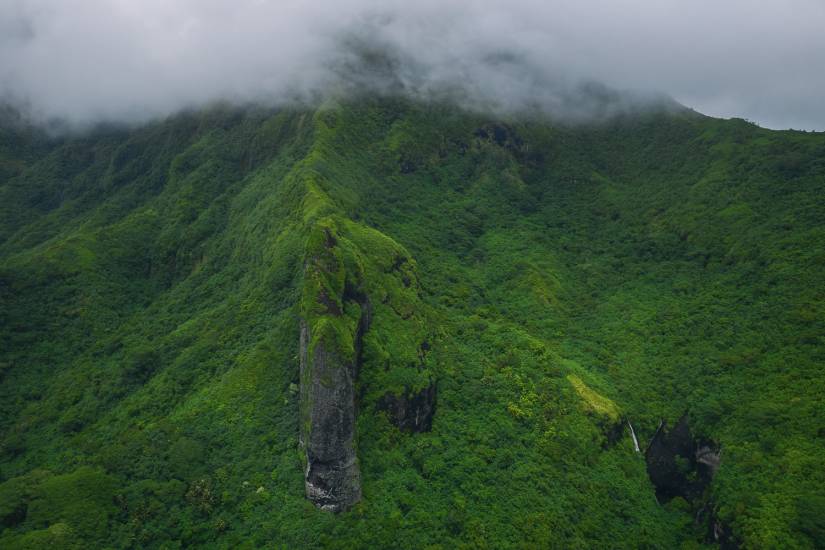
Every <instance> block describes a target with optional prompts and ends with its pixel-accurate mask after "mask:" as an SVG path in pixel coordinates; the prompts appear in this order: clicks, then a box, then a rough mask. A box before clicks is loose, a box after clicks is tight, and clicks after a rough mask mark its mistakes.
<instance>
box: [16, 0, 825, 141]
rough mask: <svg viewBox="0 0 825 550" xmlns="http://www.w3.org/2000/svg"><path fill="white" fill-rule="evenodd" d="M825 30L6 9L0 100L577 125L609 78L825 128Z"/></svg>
mask: <svg viewBox="0 0 825 550" xmlns="http://www.w3.org/2000/svg"><path fill="white" fill-rule="evenodd" d="M822 28H825V3H822V2H821V1H819V0H782V1H779V0H765V1H764V2H759V3H753V2H748V1H745V0H727V1H726V2H723V3H719V2H713V1H710V0H691V1H683V0H658V1H653V0H612V1H607V0H583V1H579V2H566V1H561V0H545V1H536V0H509V1H503V0H477V1H470V0H457V1H453V2H449V3H446V2H443V1H441V2H437V1H433V0H419V1H416V2H401V1H397V0H384V1H375V0H338V1H336V2H334V3H333V2H325V3H322V2H318V1H299V0H272V1H268V0H231V1H230V0H178V1H176V2H169V1H168V0H141V1H140V2H135V1H131V0H75V1H72V2H65V1H63V0H3V1H2V2H0V96H2V98H3V99H5V100H7V101H8V100H12V101H15V102H21V103H25V104H27V105H28V106H29V108H30V109H31V110H32V111H33V112H34V113H35V114H37V115H38V116H40V117H43V118H49V117H61V118H67V119H69V120H72V121H75V122H84V121H95V120H142V119H146V118H149V117H152V116H158V115H163V114H167V113H170V112H173V111H176V110H178V109H181V108H185V107H191V106H197V105H201V104H204V103H207V102H210V101H214V100H219V99H227V100H230V101H270V102H271V101H275V102H281V101H290V100H294V99H311V98H313V97H317V96H318V95H319V94H323V93H326V92H328V91H329V90H330V89H334V88H336V87H337V88H340V87H347V86H361V87H363V86H367V87H375V88H378V89H384V90H392V89H397V90H403V91H404V92H405V93H409V94H414V95H423V96H439V95H444V96H449V95H451V94H452V95H455V96H456V97H461V98H462V99H463V100H464V101H467V102H470V103H471V104H473V106H480V107H485V106H486V107H490V108H497V109H522V108H532V107H539V108H542V109H545V110H547V111H550V112H552V113H554V114H557V115H562V116H563V115H566V116H571V117H574V118H575V117H581V116H591V115H593V114H594V113H595V114H601V112H599V111H598V109H603V108H604V104H603V103H600V102H596V103H595V104H594V103H593V102H592V101H590V100H589V99H581V98H587V97H589V96H587V94H584V95H582V94H581V90H582V88H581V86H582V83H584V82H602V83H604V84H605V85H607V86H609V87H611V88H614V89H622V90H636V91H641V92H639V93H637V94H635V95H634V94H630V95H627V94H624V95H622V96H621V101H620V102H619V103H611V105H614V106H616V105H618V107H619V108H623V107H625V106H626V105H627V102H628V101H630V102H631V103H633V102H634V101H636V100H639V101H643V99H640V98H642V96H644V95H645V94H651V95H653V96H654V97H655V94H657V93H662V94H668V95H670V96H672V97H674V98H675V99H676V100H678V101H680V102H681V103H683V104H685V105H687V106H689V107H692V108H695V109H697V110H699V111H702V112H706V113H708V114H712V115H719V116H742V117H747V118H750V119H752V120H755V121H756V122H759V123H761V124H763V125H766V126H771V127H797V128H819V129H825V102H822V101H821V96H822V93H823V92H824V91H825V70H823V69H825V33H823V32H822V31H821V29H822ZM365 59H366V60H369V61H370V62H369V63H366V64H365V63H364V61H365ZM382 63H383V65H382ZM591 91H592V88H591ZM642 92H643V93H642ZM577 98H578V99H577ZM594 109H596V111H594Z"/></svg>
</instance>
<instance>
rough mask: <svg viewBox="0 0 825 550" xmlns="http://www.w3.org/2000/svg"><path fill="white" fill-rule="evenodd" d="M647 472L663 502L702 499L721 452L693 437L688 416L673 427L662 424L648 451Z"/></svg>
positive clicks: (712, 445) (711, 444) (714, 445)
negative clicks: (668, 427)
mask: <svg viewBox="0 0 825 550" xmlns="http://www.w3.org/2000/svg"><path fill="white" fill-rule="evenodd" d="M645 461H646V462H647V473H648V475H649V476H650V480H651V481H652V482H653V485H654V486H655V487H656V496H657V497H658V498H659V499H660V500H664V501H667V500H670V499H671V498H673V497H677V496H680V497H683V498H685V499H687V500H689V501H692V500H697V499H699V498H700V497H701V495H702V492H703V491H704V490H705V487H707V486H708V484H710V482H711V480H712V479H713V476H714V474H715V473H716V470H717V469H718V468H719V464H720V462H721V451H720V448H719V446H718V445H716V444H714V443H713V442H711V441H706V440H697V439H696V438H694V436H693V433H692V432H691V429H690V426H689V424H688V419H687V416H683V417H682V418H681V419H679V422H677V423H676V425H675V426H674V427H673V428H671V429H669V430H668V429H667V427H666V426H665V425H664V424H662V425H661V426H659V429H658V430H657V431H656V435H654V436H653V440H652V441H651V442H650V445H649V446H648V448H647V451H646V452H645Z"/></svg>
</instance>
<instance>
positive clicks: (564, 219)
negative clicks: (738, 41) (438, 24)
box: [0, 98, 825, 549]
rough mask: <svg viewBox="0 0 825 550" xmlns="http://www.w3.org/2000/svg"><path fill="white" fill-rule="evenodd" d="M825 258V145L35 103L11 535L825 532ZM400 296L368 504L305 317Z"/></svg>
mask: <svg viewBox="0 0 825 550" xmlns="http://www.w3.org/2000/svg"><path fill="white" fill-rule="evenodd" d="M319 266H320V267H319ZM330 266H331V267H330ZM823 273H825V134H817V133H804V132H793V131H786V132H777V131H769V130H764V129H761V128H759V127H757V126H755V125H753V124H750V123H748V122H746V121H743V120H736V119H734V120H718V119H713V118H709V117H705V116H702V115H699V114H697V113H695V112H692V111H688V110H682V109H659V110H652V111H649V112H638V113H635V114H628V115H624V116H619V117H615V118H612V119H610V120H605V121H601V122H598V123H597V122H591V123H581V124H575V125H573V124H565V123H563V122H558V121H556V122H554V121H550V120H544V119H542V118H541V117H538V118H537V117H533V118H530V119H525V118H523V117H518V116H512V117H497V116H491V115H484V114H477V113H470V112H464V111H462V110H460V109H458V108H456V107H454V106H451V105H442V104H422V103H416V102H412V101H408V100H403V99H397V98H361V99H357V100H356V99H350V100H340V101H332V100H330V101H327V102H326V103H325V104H323V105H322V106H321V107H320V108H317V109H308V108H294V109H277V110H276V109H268V108H261V107H244V108H240V107H233V106H229V105H216V106H213V107H211V108H208V109H204V110H200V111H193V112H186V113H181V114H178V115H175V116H172V117H170V118H168V119H166V120H163V121H158V122H155V123H151V124H147V125H143V126H140V127H119V126H106V127H98V128H95V129H93V130H87V131H85V132H82V133H65V132H64V133H61V134H54V133H46V132H45V131H44V130H41V129H38V128H37V127H34V126H31V125H28V124H27V123H26V122H25V120H23V119H22V118H21V117H20V116H18V115H17V114H16V113H15V112H14V111H13V110H9V109H6V110H4V111H2V113H0V547H2V548H8V549H12V548H45V547H52V548H177V547H182V546H190V545H195V546H204V547H215V548H264V547H269V548H272V547H275V548H280V547H284V548H314V547H335V548H364V547H375V548H416V549H419V548H433V549H435V548H444V549H452V548H703V547H719V546H722V547H736V546H741V547H743V548H813V547H817V546H822V545H823V544H825V412H823V411H825V397H823V396H825V371H823V365H825V276H823ZM356 287H357V290H358V292H359V293H361V294H363V296H364V298H363V300H362V301H361V302H358V301H356V300H352V299H350V300H349V301H347V300H348V299H347V298H346V296H344V295H345V294H347V293H349V295H353V294H352V292H350V291H349V290H347V289H350V288H356ZM353 292H354V291H353ZM359 295H360V294H359ZM319 296H320V297H321V298H323V300H326V302H328V308H327V309H326V310H323V309H318V308H317V305H318V303H320V302H317V300H320V299H321V298H318V297H319ZM313 299H315V300H316V302H313V301H312V300H313ZM367 299H368V300H369V303H370V304H371V306H370V307H371V311H372V319H371V324H370V326H369V328H368V329H367V330H366V331H365V332H364V334H363V349H360V353H359V355H360V356H361V361H360V367H359V369H358V370H359V372H358V377H357V380H356V381H355V389H356V400H357V418H356V425H355V438H356V444H357V456H358V464H359V466H360V476H361V483H362V493H363V495H362V499H361V500H360V502H359V503H357V504H355V506H353V507H352V508H351V509H349V510H347V511H343V512H341V513H337V514H336V513H331V512H328V511H324V510H320V509H318V508H316V506H315V505H313V503H312V502H310V501H309V500H307V498H306V497H305V494H304V492H305V487H304V468H305V467H306V464H305V457H304V455H303V453H302V450H301V447H302V446H301V444H300V442H299V439H300V435H299V434H300V433H301V427H300V426H299V424H300V422H301V418H302V414H301V411H300V409H301V405H300V402H301V389H300V387H301V386H302V380H301V379H300V378H301V376H300V375H299V370H300V369H299V363H300V357H299V355H300V350H299V334H300V332H301V328H300V327H301V323H302V322H308V323H309V324H310V325H311V327H312V328H313V330H316V333H321V332H323V331H326V332H324V334H328V335H330V336H329V338H330V340H329V341H330V342H333V341H334V345H335V346H339V347H340V349H341V350H344V351H346V352H347V353H349V354H350V355H352V354H353V353H354V351H353V350H354V349H355V348H356V347H361V346H355V344H354V343H353V336H352V335H353V334H354V332H353V331H354V330H355V329H354V328H353V327H354V326H355V323H356V320H357V319H358V318H359V315H360V316H363V315H364V311H363V309H364V304H365V303H366V302H365V301H364V300H367ZM323 300H322V301H323ZM326 302H325V303H326ZM359 304H360V305H359ZM333 310H334V311H335V312H336V315H337V317H335V318H332V316H331V314H329V312H330V311H333ZM347 350H348V351H347ZM342 353H344V352H343V351H342ZM429 385H432V386H433V387H437V396H436V397H435V401H434V403H435V413H434V415H433V416H432V419H431V422H432V425H431V428H430V426H427V427H426V428H428V429H421V430H402V429H399V428H398V426H397V425H396V424H395V423H394V422H393V418H392V414H391V412H390V409H389V408H388V407H387V401H386V399H387V397H386V396H387V395H403V394H405V392H406V393H409V392H414V391H421V390H422V388H426V387H428V386H429ZM680 420H681V422H680ZM663 421H664V424H663V426H662V427H661V429H660V424H661V423H662V422H663ZM631 425H632V427H633V429H634V433H635V434H636V435H637V436H638V441H639V445H640V450H639V451H638V452H637V451H636V449H635V448H634V442H633V438H632V436H631V432H630V426H631ZM680 425H681V426H682V427H683V428H684V430H687V431H689V432H690V436H689V439H690V440H691V445H693V444H695V445H697V446H700V445H705V446H707V447H708V448H710V449H713V453H714V456H716V457H717V460H718V469H715V468H714V472H711V473H708V472H707V471H706V470H701V471H700V470H698V469H697V468H698V466H697V463H696V460H694V459H693V458H692V455H691V456H687V454H684V453H683V454H682V455H678V454H677V455H673V453H671V455H672V456H670V457H669V458H667V457H665V458H661V457H659V458H657V459H656V460H664V461H665V462H666V463H667V464H666V466H667V468H670V470H668V472H669V473H668V475H667V476H665V477H667V478H668V479H669V480H670V481H671V482H673V483H674V484H673V485H672V486H668V487H664V486H663V485H662V484H661V483H662V482H661V480H659V481H656V483H654V481H655V480H656V475H657V474H655V473H654V472H652V471H651V470H650V469H651V467H652V466H651V453H652V451H651V449H654V448H659V447H662V446H666V443H667V441H668V439H667V435H666V434H677V433H679V428H678V426H680ZM686 433H687V432H686ZM662 434H665V435H664V436H662ZM655 436H660V437H659V439H658V440H657V439H656V437H655ZM671 439H673V440H675V439H676V435H673V436H672V437H671ZM652 441H658V443H656V445H651V446H650V449H648V445H649V443H651V442H652ZM697 448H698V447H697ZM691 452H692V451H691ZM674 472H675V473H674ZM712 473H715V475H712V476H711V474H712ZM674 480H676V481H674Z"/></svg>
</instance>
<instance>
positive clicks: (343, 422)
mask: <svg viewBox="0 0 825 550" xmlns="http://www.w3.org/2000/svg"><path fill="white" fill-rule="evenodd" d="M336 244H337V241H336V238H335V236H334V234H333V233H332V231H331V229H329V228H325V229H323V230H322V232H321V236H320V238H319V237H318V235H315V239H314V245H312V244H311V246H310V248H309V250H310V251H311V254H308V257H307V261H306V264H305V268H304V275H305V279H306V282H305V288H304V315H303V319H302V320H301V334H300V378H301V384H300V395H301V403H300V409H301V417H300V421H301V425H300V441H301V446H302V447H303V450H304V453H305V458H306V464H305V471H304V476H305V488H306V496H307V498H308V499H309V500H311V501H312V502H314V503H315V504H316V505H317V506H318V507H319V508H321V509H324V510H330V511H333V512H340V511H343V510H346V509H347V508H349V507H351V506H352V505H353V504H355V503H356V502H358V501H359V500H360V499H361V473H360V470H359V467H358V458H357V454H356V445H355V417H356V403H355V380H356V378H357V376H358V369H359V362H360V351H361V341H362V338H363V334H364V332H365V331H366V330H367V328H368V327H369V323H370V306H369V302H368V300H367V298H366V296H365V295H364V294H363V293H359V292H357V291H354V290H352V289H351V288H350V287H349V286H348V285H347V282H346V276H345V275H346V274H345V270H344V267H343V262H342V259H341V255H340V253H339V251H337V250H336Z"/></svg>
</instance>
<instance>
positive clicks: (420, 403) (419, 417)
mask: <svg viewBox="0 0 825 550" xmlns="http://www.w3.org/2000/svg"><path fill="white" fill-rule="evenodd" d="M435 398H436V384H435V382H430V385H429V386H427V387H426V388H424V389H422V390H421V391H418V392H411V391H409V390H406V391H405V392H404V394H403V395H395V394H392V393H388V394H386V395H385V396H384V397H383V398H382V399H381V402H380V403H379V408H380V409H381V410H384V411H386V412H387V414H388V415H389V417H390V420H391V421H392V423H393V424H395V425H396V426H397V427H398V429H400V430H404V431H407V432H428V431H430V430H431V429H432V427H433V415H434V414H435Z"/></svg>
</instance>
